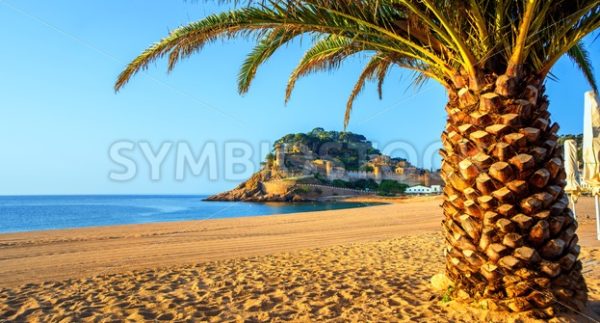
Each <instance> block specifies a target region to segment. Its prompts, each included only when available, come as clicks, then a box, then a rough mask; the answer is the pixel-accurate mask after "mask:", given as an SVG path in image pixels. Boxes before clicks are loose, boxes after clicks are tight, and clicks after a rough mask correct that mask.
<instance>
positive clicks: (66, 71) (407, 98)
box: [0, 0, 600, 195]
mask: <svg viewBox="0 0 600 323" xmlns="http://www.w3.org/2000/svg"><path fill="white" fill-rule="evenodd" d="M220 9H223V7H221V8H218V7H216V6H214V5H207V4H206V3H204V2H196V1H177V0H175V1H173V0H160V1H159V0H155V1H146V0H130V1H117V0H104V1H74V0H71V1H66V0H57V1H40V0H37V1H29V0H20V1H16V0H4V1H2V0H0V39H1V40H2V43H3V45H2V50H1V51H0V113H1V114H0V147H1V149H2V154H1V155H0V156H1V158H0V194H2V195H6V194H95V193H109V194H112V193H114V194H126V193H167V194H177V193H194V194H198V193H213V192H217V191H220V190H224V189H228V188H231V187H233V186H234V185H236V184H237V182H236V181H227V180H225V179H223V171H222V168H223V165H220V166H219V170H220V171H221V172H220V174H219V179H218V180H216V181H211V180H210V179H209V178H208V174H207V172H204V173H202V174H201V175H200V176H187V177H186V179H185V180H183V181H177V180H175V178H174V177H175V176H174V168H175V167H174V156H175V154H174V152H173V151H171V152H170V153H169V154H168V155H167V159H166V161H165V163H164V165H163V169H162V170H163V174H162V175H163V176H162V179H161V180H159V181H152V180H150V177H149V174H148V172H149V171H148V167H147V165H146V164H145V162H144V159H143V158H142V155H141V152H140V149H139V148H136V150H135V151H134V152H133V153H132V154H131V157H132V158H133V159H135V160H136V161H138V162H139V168H138V174H137V177H136V178H135V179H134V180H132V181H127V182H114V181H111V180H110V179H109V177H108V174H109V172H110V171H111V170H113V169H116V168H117V166H116V165H115V163H113V162H112V161H111V160H110V158H109V155H108V151H109V147H110V146H111V144H113V143H114V142H116V141H119V140H129V141H132V142H139V141H147V142H149V143H150V144H151V145H154V146H157V145H159V144H161V143H162V142H167V141H170V142H174V143H178V142H188V143H189V144H190V147H192V148H193V149H195V150H197V151H199V150H200V149H201V148H202V146H203V145H204V144H205V143H206V142H215V143H216V145H217V147H218V149H217V152H218V153H219V161H220V162H221V161H222V156H223V145H224V144H225V143H226V142H229V141H235V140H243V141H245V142H247V143H248V144H250V145H252V146H254V147H256V148H257V149H258V146H259V144H260V142H262V141H269V140H273V139H276V138H278V137H280V136H282V135H284V134H287V133H291V132H304V131H308V130H310V129H312V128H314V127H316V126H320V127H324V128H325V129H329V130H341V129H342V119H343V112H344V105H345V102H346V98H347V95H348V93H349V91H350V89H351V88H352V86H353V84H354V81H355V79H356V77H357V75H358V73H359V67H360V63H361V62H362V60H361V59H360V58H357V59H354V60H353V61H350V62H349V63H348V64H346V65H345V66H343V67H342V68H341V69H340V70H339V71H338V72H336V73H331V74H328V73H325V74H319V75H316V76H310V77H308V78H305V79H303V80H301V81H300V82H299V83H298V86H297V89H296V91H295V93H294V95H293V97H292V100H291V101H290V102H289V104H288V105H287V106H284V103H283V94H284V87H285V81H286V80H287V78H288V75H289V72H290V71H291V70H292V69H293V67H294V64H295V63H297V62H298V60H299V59H300V57H301V55H302V49H303V48H306V43H305V44H302V43H300V42H298V43H296V44H295V45H292V46H289V47H288V48H286V49H283V50H281V51H279V52H277V53H276V54H275V56H274V57H273V59H272V60H271V61H270V62H269V63H268V64H267V65H265V66H264V67H263V68H262V69H261V70H259V73H258V77H257V79H256V81H255V82H254V85H253V87H252V88H251V90H250V93H249V94H247V95H245V96H239V95H238V94H237V92H236V76H237V72H238V67H239V66H240V63H241V62H242V60H243V59H244V56H245V54H246V53H247V52H248V51H249V49H250V48H251V43H250V42H248V41H245V40H236V41H231V42H228V43H224V44H222V43H216V44H213V45H211V46H208V47H207V48H205V50H204V51H203V52H201V53H200V54H198V55H196V56H194V57H193V58H191V59H189V60H187V61H184V62H183V63H182V64H180V65H179V66H178V67H177V68H176V69H175V71H174V72H173V73H171V74H170V75H167V74H166V72H165V64H164V62H162V61H161V62H159V63H158V64H156V66H152V67H151V68H150V69H149V71H148V72H147V73H143V74H140V75H138V76H137V77H135V79H134V80H133V81H132V82H131V83H130V84H129V85H128V86H126V87H125V88H124V89H123V90H122V91H121V92H120V93H118V94H115V93H114V92H113V88H112V86H113V83H114V80H115V78H116V76H117V75H118V73H119V72H120V70H121V69H122V68H123V67H124V66H125V64H126V63H127V62H128V61H129V60H130V59H132V58H133V57H135V56H136V54H138V53H139V52H140V51H141V50H143V49H145V48H146V47H147V46H148V45H149V44H151V43H152V42H154V41H156V40H158V39H159V38H160V37H162V36H164V35H166V34H167V32H168V31H169V30H172V29H174V28H176V27H178V26H180V25H182V24H185V23H187V22H190V21H193V20H197V19H199V18H202V17H204V16H206V15H207V14H210V13H212V12H215V11H218V10H220ZM590 50H591V51H592V52H593V53H594V54H593V60H594V61H595V62H596V63H597V64H596V65H598V66H600V55H599V53H600V42H596V43H594V44H593V45H592V47H590ZM554 73H555V74H556V76H558V77H559V78H560V81H559V83H556V82H553V81H549V82H548V85H547V93H548V95H549V96H550V99H551V102H552V103H551V109H550V110H551V112H552V114H553V118H554V120H555V121H558V122H559V123H560V124H561V126H562V128H561V133H580V132H581V122H582V106H583V92H584V91H586V90H588V86H587V85H586V83H585V81H584V80H583V78H582V77H581V76H580V75H579V73H578V72H576V71H575V69H574V68H573V66H572V64H571V63H570V62H569V61H567V60H562V61H561V62H559V64H558V65H557V67H556V68H555V70H554ZM596 74H597V77H599V78H600V75H598V72H596ZM402 76H403V72H401V71H399V70H395V71H394V72H393V73H392V74H391V75H390V77H389V78H388V80H387V83H386V84H385V86H384V99H383V100H381V101H380V100H379V99H378V98H377V95H376V91H375V86H374V85H372V84H371V85H369V86H368V87H367V89H366V91H365V92H364V93H363V95H362V96H361V97H360V98H359V99H358V101H357V102H356V106H355V113H354V114H353V117H352V120H351V123H350V127H349V130H350V131H353V132H356V133H361V134H364V135H365V136H367V137H368V138H369V139H371V140H372V141H374V142H377V143H380V145H385V144H387V143H389V142H391V141H394V140H403V141H406V142H410V143H411V144H412V145H414V147H416V149H417V150H419V151H422V150H424V149H426V147H428V146H429V145H430V144H431V143H433V142H436V141H438V138H439V135H440V132H441V130H442V127H443V125H444V120H445V117H444V111H443V107H444V104H445V99H446V96H445V93H444V91H443V89H442V88H441V87H439V86H437V85H436V84H434V83H433V82H430V83H428V84H427V85H426V86H425V87H423V88H422V89H421V90H420V91H418V92H417V91H415V90H413V89H408V90H407V86H408V81H407V80H408V78H407V77H404V78H403V77H402ZM259 157H261V156H258V154H257V155H256V156H254V161H255V162H256V163H258V160H259ZM221 164H222V162H221Z"/></svg>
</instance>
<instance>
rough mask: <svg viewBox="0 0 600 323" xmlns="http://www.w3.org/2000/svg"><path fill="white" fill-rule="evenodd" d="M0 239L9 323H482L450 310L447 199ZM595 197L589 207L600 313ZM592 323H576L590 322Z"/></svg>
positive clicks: (586, 222)
mask: <svg viewBox="0 0 600 323" xmlns="http://www.w3.org/2000/svg"><path fill="white" fill-rule="evenodd" d="M390 202H392V203H390V204H388V205H381V206H372V207H367V208H355V209H344V210H333V211H321V212H309V213H297V214H287V215H275V216H258V217H244V218H234V219H220V220H205V221H190V222H174V223H157V224H144V225H124V226H114V227H98V228H86V229H73V230H55V231H42V232H31V233H18V234H4V235H0V322H2V321H33V322H36V321H38V322H49V321H52V322H69V321H72V322H80V321H94V322H99V321H154V320H159V321H160V320H163V321H181V322H188V321H189V322H193V321H269V320H274V321H281V320H293V321H322V320H332V321H398V320H399V321H441V322H445V321H464V322H470V321H474V320H475V321H476V320H490V319H491V320H495V319H496V320H501V319H505V318H506V317H503V318H501V319H500V318H498V317H497V316H494V314H493V313H488V312H486V311H482V310H481V311H476V310H473V309H465V308H462V307H460V306H458V305H456V304H454V303H455V302H450V303H444V302H441V295H439V293H437V292H435V291H433V289H432V288H431V284H430V278H431V277H432V276H433V275H434V274H436V273H439V272H442V271H443V262H442V245H443V243H442V238H441V235H440V234H439V231H440V221H441V209H440V207H439V205H440V202H441V200H440V199H439V198H437V197H424V198H415V199H408V200H391V201H390ZM593 210H594V205H593V200H591V199H589V198H582V199H581V200H580V202H579V203H578V204H577V214H578V216H579V219H580V228H579V235H580V237H581V238H580V240H581V245H582V247H583V252H582V261H583V262H584V271H585V273H586V279H587V283H588V288H589V290H590V292H589V296H590V300H591V301H590V304H589V310H588V312H587V313H585V315H588V316H590V317H591V318H595V319H598V316H597V315H596V314H595V313H594V312H600V302H599V301H598V300H600V269H597V268H596V267H597V265H595V264H596V263H597V261H600V243H599V242H598V241H596V239H595V222H594V221H593V218H592V217H593ZM591 318H588V317H586V316H579V317H576V318H574V317H566V318H563V320H567V321H568V320H578V321H580V320H581V321H585V320H590V319H591Z"/></svg>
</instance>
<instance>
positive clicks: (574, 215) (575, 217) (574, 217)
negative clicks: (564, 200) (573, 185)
mask: <svg viewBox="0 0 600 323" xmlns="http://www.w3.org/2000/svg"><path fill="white" fill-rule="evenodd" d="M569 199H570V200H571V210H572V211H573V219H575V221H577V213H576V212H575V199H574V198H573V194H571V195H570V196H569ZM596 214H598V202H596Z"/></svg>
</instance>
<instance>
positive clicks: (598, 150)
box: [583, 91, 600, 240]
mask: <svg viewBox="0 0 600 323" xmlns="http://www.w3.org/2000/svg"><path fill="white" fill-rule="evenodd" d="M599 162H600V106H599V105H598V99H597V97H596V94H595V93H594V92H593V91H588V92H586V93H585V101H584V109H583V181H584V182H585V184H586V187H587V188H588V189H589V190H590V191H591V193H592V195H593V196H594V199H595V202H596V234H597V238H598V240H600V206H599V205H598V194H599V193H600V169H599V168H600V163H599Z"/></svg>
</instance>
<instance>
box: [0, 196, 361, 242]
mask: <svg viewBox="0 0 600 323" xmlns="http://www.w3.org/2000/svg"><path fill="white" fill-rule="evenodd" d="M204 197H205V196H173V195H168V196H147V195H132V196H126V195H118V196H110V195H90V196H0V232H2V233H6V232H22V231H36V230H49V229H64V228H79V227H91V226H103V225H115V224H134V223H150V222H169V221H185V220H202V219H220V218H231V217H240V216H249V215H269V214H277V213H293V212H306V211H320V210H333V209H343V208H352V207H359V206H365V205H366V204H365V203H294V204H289V203H246V202H204V201H202V199H203V198H204Z"/></svg>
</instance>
